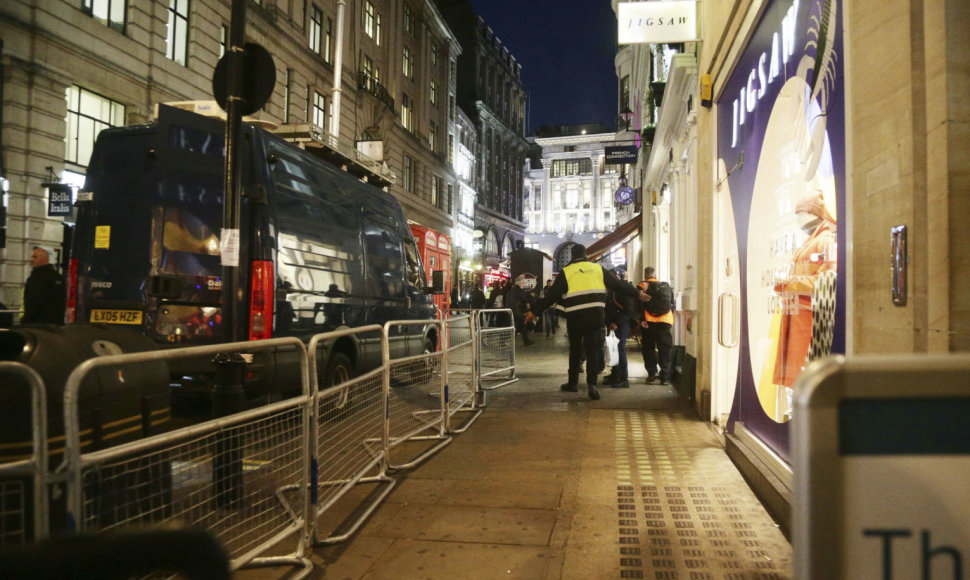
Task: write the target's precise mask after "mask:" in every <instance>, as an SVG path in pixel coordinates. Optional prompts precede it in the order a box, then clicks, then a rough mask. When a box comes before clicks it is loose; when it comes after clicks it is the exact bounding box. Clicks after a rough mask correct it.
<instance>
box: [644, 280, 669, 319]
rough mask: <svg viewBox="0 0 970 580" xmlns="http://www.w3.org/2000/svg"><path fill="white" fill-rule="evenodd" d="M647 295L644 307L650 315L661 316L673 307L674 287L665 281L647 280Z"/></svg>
mask: <svg viewBox="0 0 970 580" xmlns="http://www.w3.org/2000/svg"><path fill="white" fill-rule="evenodd" d="M647 296H649V297H650V300H649V301H648V302H647V303H646V305H645V306H644V308H645V309H646V311H647V312H648V313H649V314H650V316H663V315H664V314H667V313H668V312H670V311H671V310H672V309H673V307H674V289H673V288H671V287H670V284H668V283H667V282H648V283H647Z"/></svg>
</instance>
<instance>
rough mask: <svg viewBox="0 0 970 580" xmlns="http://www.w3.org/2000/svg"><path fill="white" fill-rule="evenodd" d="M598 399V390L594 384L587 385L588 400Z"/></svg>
mask: <svg viewBox="0 0 970 580" xmlns="http://www.w3.org/2000/svg"><path fill="white" fill-rule="evenodd" d="M599 399H600V392H599V391H597V390H596V387H595V386H590V387H589V400H590V401H599Z"/></svg>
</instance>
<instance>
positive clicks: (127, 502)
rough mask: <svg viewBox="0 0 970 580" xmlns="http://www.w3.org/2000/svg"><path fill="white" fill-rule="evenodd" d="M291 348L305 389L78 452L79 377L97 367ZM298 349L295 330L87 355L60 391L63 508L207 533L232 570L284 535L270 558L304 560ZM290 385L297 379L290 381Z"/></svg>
mask: <svg viewBox="0 0 970 580" xmlns="http://www.w3.org/2000/svg"><path fill="white" fill-rule="evenodd" d="M294 349H295V350H296V351H297V354H298V357H299V365H300V373H299V375H300V377H301V379H300V382H301V384H300V385H299V390H301V391H302V393H303V395H302V396H300V397H295V398H293V399H289V400H286V401H282V402H280V403H276V404H273V405H268V406H265V407H260V408H257V409H254V410H250V411H244V412H240V413H236V414H233V415H230V416H228V417H225V418H222V419H215V420H211V421H207V422H204V423H201V424H198V425H193V426H190V427H185V428H183V429H180V430H177V431H173V432H172V433H166V434H161V435H156V436H153V437H149V438H147V439H142V440H140V441H136V442H134V443H128V444H125V445H119V446H117V447H112V448H109V449H106V450H102V451H97V452H93V453H85V454H81V453H80V449H81V448H80V433H79V424H80V421H79V418H78V400H79V398H80V397H82V396H83V393H81V392H80V391H81V388H80V387H81V384H82V381H83V379H84V377H85V376H86V375H87V374H88V373H91V372H95V371H96V370H97V369H103V368H105V367H110V368H125V367H126V366H127V365H137V364H144V363H146V362H150V361H158V360H170V359H175V358H179V357H197V356H208V355H213V356H214V355H216V354H219V353H230V352H236V353H238V352H246V353H254V352H258V351H271V350H277V351H279V350H286V351H288V352H289V353H292V351H293V350H294ZM308 376H309V375H308V363H307V357H306V350H305V348H304V346H303V344H302V343H301V342H300V341H299V340H298V339H295V338H291V339H272V340H266V341H256V342H248V343H233V344H226V345H214V346H206V347H193V348H185V349H176V350H169V351H156V352H147V353H135V354H127V355H116V356H106V357H99V358H96V359H90V360H88V361H85V362H84V363H82V364H81V365H79V366H78V367H77V368H76V369H75V370H74V372H73V373H72V374H71V375H70V377H69V378H68V381H67V384H66V385H65V391H64V396H65V400H64V409H65V418H64V420H65V426H66V429H65V435H66V438H67V453H66V455H65V462H64V464H62V466H61V469H62V470H63V471H64V472H65V474H66V477H67V480H68V506H69V511H70V513H71V514H72V515H73V517H74V518H75V519H76V522H77V526H78V528H79V530H80V531H88V532H102V531H108V530H121V529H127V528H132V527H136V526H137V527H141V526H145V525H149V524H151V525H158V524H177V525H179V526H186V527H195V528H200V529H204V530H206V531H209V532H211V533H212V534H213V535H214V536H215V537H216V538H217V539H218V540H219V542H220V543H221V544H222V545H223V546H224V547H225V549H226V552H227V553H228V554H229V556H230V558H231V559H232V569H233V570H235V569H238V568H241V567H244V566H247V565H256V566H263V565H267V562H266V560H264V559H261V558H259V556H260V555H261V554H263V553H264V552H265V551H266V550H267V549H268V548H270V547H271V546H273V545H275V544H277V543H278V542H280V541H281V540H282V539H283V538H285V537H286V536H288V535H295V536H296V537H297V538H298V542H297V545H296V546H295V547H294V549H293V551H292V552H291V553H290V554H288V555H287V556H284V557H279V556H276V557H273V558H272V559H270V561H271V562H272V563H273V565H296V566H302V567H303V568H304V571H307V570H309V569H311V568H312V565H310V564H309V560H307V559H306V558H304V557H303V554H302V550H303V546H304V543H305V536H306V527H307V514H308V511H309V502H308V490H307V485H306V482H307V481H308V479H309V473H308V472H309V461H308V458H309V450H308V448H307V443H308V441H309V417H310V407H309V397H308V392H309V381H308ZM294 387H296V385H294Z"/></svg>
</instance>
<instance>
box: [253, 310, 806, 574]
mask: <svg viewBox="0 0 970 580" xmlns="http://www.w3.org/2000/svg"><path fill="white" fill-rule="evenodd" d="M535 338H536V343H535V344H534V345H533V346H530V347H524V346H523V345H522V340H521V339H520V338H517V339H516V340H517V346H516V369H517V371H516V374H517V376H518V377H519V381H518V382H515V383H513V384H511V385H508V386H505V387H502V388H500V389H496V390H493V391H490V392H489V395H488V402H487V407H486V409H485V411H484V413H483V414H482V415H481V417H480V418H479V419H478V420H477V421H476V422H475V423H474V424H473V425H472V426H471V427H470V429H469V430H468V431H466V432H464V433H461V434H459V435H456V436H455V439H454V441H453V442H452V443H451V444H450V445H449V446H447V447H445V448H444V449H443V450H442V451H441V452H440V453H438V454H437V455H434V456H433V457H432V458H430V459H429V460H427V461H426V462H425V463H423V464H422V465H420V466H418V467H417V468H415V469H413V470H411V471H410V472H408V473H407V474H404V475H403V476H399V477H401V481H400V483H399V484H398V486H397V487H396V489H394V490H393V491H392V492H391V494H390V495H389V496H388V498H387V499H386V500H385V501H384V502H383V503H382V504H381V507H380V508H378V509H377V511H375V513H374V514H372V515H371V516H370V517H369V518H368V520H367V521H366V522H365V524H364V525H363V526H362V527H361V529H360V530H358V531H357V533H356V534H354V535H353V536H352V537H351V538H350V539H349V540H347V541H345V542H343V543H341V544H338V545H336V546H332V547H326V548H316V549H314V550H313V553H312V558H311V559H312V561H313V563H314V566H315V569H314V571H313V572H312V573H311V574H310V576H309V577H310V578H314V579H321V578H326V579H341V580H343V579H365V578H366V579H394V580H400V579H411V578H414V579H442V580H444V579H448V580H451V579H466V578H467V579H494V578H509V579H529V580H533V579H548V580H552V579H570V580H572V579H575V580H580V579H582V580H588V579H600V578H602V579H620V578H649V579H677V580H687V579H691V580H708V579H710V580H715V579H732V580H738V579H742V578H745V579H774V580H782V579H787V578H790V577H791V575H792V573H791V546H790V545H789V543H788V542H787V541H786V540H785V538H784V536H783V535H782V534H781V532H780V531H779V529H778V527H777V526H776V525H775V524H774V523H773V522H772V520H771V518H770V517H769V516H768V514H767V513H766V512H765V510H764V508H763V507H762V506H761V504H760V503H759V502H758V500H757V499H756V498H755V496H754V494H753V493H752V492H751V490H750V488H749V487H748V486H747V484H746V483H745V482H744V480H743V479H742V477H741V475H740V474H739V473H738V471H737V469H736V468H735V467H734V465H733V464H732V463H731V461H730V460H729V459H728V457H727V456H726V455H725V453H724V451H723V446H722V444H721V443H720V439H719V437H718V435H717V434H716V433H715V432H714V430H713V429H712V428H711V427H710V425H709V424H708V423H707V422H705V421H702V420H700V419H698V417H697V415H696V413H695V412H694V410H693V407H692V405H691V404H690V403H688V402H687V401H684V400H682V399H681V398H679V397H678V396H677V392H676V390H675V387H674V386H670V385H666V386H660V385H647V384H645V383H644V379H645V377H646V373H645V372H644V370H643V364H642V362H641V358H640V354H639V352H636V349H630V352H629V354H630V374H631V380H630V383H631V386H630V388H628V389H612V388H609V387H603V386H601V387H600V392H601V395H602V399H601V400H599V401H590V400H589V399H588V398H587V397H586V394H585V385H584V384H582V382H581V384H580V388H579V389H580V392H579V393H562V392H560V391H559V385H560V384H561V383H563V382H565V375H566V366H567V361H566V359H567V355H566V350H567V346H566V339H565V337H564V336H563V330H562V329H560V333H559V335H558V336H555V337H552V338H545V337H544V336H542V335H541V334H537V335H535ZM582 380H583V379H581V381H582ZM359 493H360V494H361V495H363V494H365V493H367V490H365V489H361V490H360V492H359ZM348 495H352V494H348ZM359 499H360V498H359V497H358V498H348V502H349V506H350V507H347V508H346V511H343V512H341V511H340V510H339V509H337V510H334V511H335V513H334V515H335V516H336V519H335V521H339V519H340V518H342V516H343V515H345V514H346V513H347V512H348V511H350V510H352V509H354V505H355V502H357V501H358V500H359ZM356 505H359V504H356ZM324 519H327V518H326V516H325V518H324ZM321 525H322V526H324V527H326V526H327V525H330V526H334V525H336V524H335V523H333V522H321ZM288 574H292V572H287V571H285V570H272V571H271V570H268V569H263V570H246V571H241V572H238V573H237V574H236V576H235V577H236V578H240V579H249V578H260V579H262V578H287V577H288Z"/></svg>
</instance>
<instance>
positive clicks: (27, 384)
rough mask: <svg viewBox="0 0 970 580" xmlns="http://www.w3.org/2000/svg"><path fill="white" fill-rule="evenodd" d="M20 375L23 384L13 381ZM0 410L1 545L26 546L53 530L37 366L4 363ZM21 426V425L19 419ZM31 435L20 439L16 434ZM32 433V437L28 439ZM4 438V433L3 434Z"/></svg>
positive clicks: (44, 415)
mask: <svg viewBox="0 0 970 580" xmlns="http://www.w3.org/2000/svg"><path fill="white" fill-rule="evenodd" d="M15 378H19V379H20V380H21V381H22V384H15V383H16V382H17V381H16V380H15ZM0 379H2V380H0V383H2V384H3V385H4V388H3V389H2V391H0V393H2V394H0V397H2V398H0V409H3V412H4V414H5V415H4V417H3V421H4V424H5V429H4V434H5V436H7V437H10V438H12V439H14V440H13V441H2V442H0V444H3V447H6V448H7V450H8V451H9V453H4V454H3V455H4V457H3V459H2V460H0V461H2V462H0V549H3V548H11V547H14V546H24V545H26V544H28V543H30V542H32V541H37V540H41V539H43V538H45V537H46V536H47V534H48V533H49V519H48V500H47V493H46V490H47V487H46V484H47V472H48V466H47V392H46V391H45V388H44V381H43V380H42V379H41V377H40V375H39V374H37V371H35V370H33V369H32V368H30V367H28V366H26V365H24V364H21V363H16V362H0ZM18 422H19V423H20V425H19V426H22V427H23V429H22V430H21V429H18V428H17V427H18V425H17V423H18ZM20 433H22V434H24V435H27V437H24V439H25V440H24V441H19V439H20V437H19V436H18V434H20ZM28 437H29V439H28ZM5 438H6V437H5Z"/></svg>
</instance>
